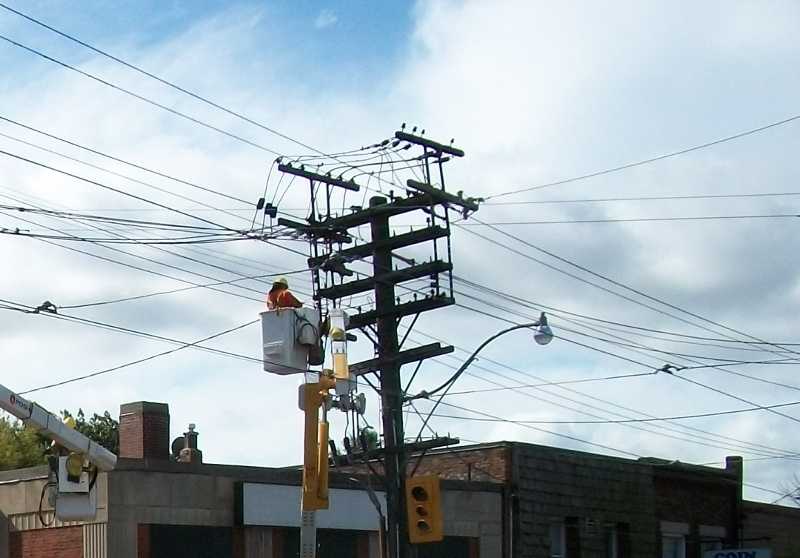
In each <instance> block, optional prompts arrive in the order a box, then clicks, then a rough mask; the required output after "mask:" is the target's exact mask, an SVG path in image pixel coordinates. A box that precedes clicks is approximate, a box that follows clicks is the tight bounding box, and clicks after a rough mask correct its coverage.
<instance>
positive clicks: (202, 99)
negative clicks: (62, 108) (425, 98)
mask: <svg viewBox="0 0 800 558" xmlns="http://www.w3.org/2000/svg"><path fill="white" fill-rule="evenodd" d="M0 7H2V8H4V9H6V10H8V11H10V12H12V13H14V14H16V15H18V16H20V17H23V18H25V19H27V20H28V21H30V22H32V23H35V24H36V25H39V26H41V27H44V28H45V29H47V30H49V31H52V32H53V33H56V34H58V35H60V36H62V37H64V38H66V39H69V40H70V41H73V42H74V43H77V44H79V45H81V46H83V47H85V48H88V49H89V50H91V51H93V52H96V53H97V54H100V55H101V56H104V57H106V58H108V59H110V60H113V61H114V62H117V63H119V64H122V65H123V66H125V67H126V68H129V69H131V70H134V71H136V72H138V73H140V74H142V75H144V76H147V77H149V78H151V79H154V80H156V81H158V82H159V83H161V84H163V85H166V86H167V87H170V88H172V89H174V90H176V91H180V92H181V93H184V94H186V95H189V96H190V97H192V98H194V99H196V100H198V101H200V102H202V103H205V104H207V105H209V106H211V107H214V108H216V109H218V110H221V111H223V112H225V113H227V114H229V115H231V116H234V117H236V118H238V119H240V120H243V121H245V122H247V123H249V124H252V125H254V126H256V127H258V128H261V129H262V130H265V131H267V132H269V133H271V134H273V135H276V136H278V137H280V138H282V139H285V140H287V141H290V142H292V143H294V144H296V145H299V146H300V147H303V148H304V149H308V150H311V151H314V152H315V153H317V154H319V155H322V156H323V157H330V155H326V154H325V153H323V152H321V151H319V150H318V149H315V148H313V147H311V146H310V145H308V144H306V143H303V142H302V141H300V140H297V139H295V138H293V137H291V136H288V135H286V134H284V133H282V132H279V131H278V130H276V129H274V128H272V127H269V126H266V125H265V124H262V123H260V122H257V121H256V120H253V119H252V118H249V117H247V116H244V115H243V114H241V113H239V112H237V111H234V110H232V109H229V108H227V107H224V106H222V105H220V104H218V103H216V102H214V101H211V100H209V99H208V98H206V97H203V96H201V95H199V94H197V93H194V92H192V91H190V90H188V89H186V88H183V87H181V86H179V85H176V84H174V83H172V82H170V81H168V80H166V79H164V78H162V77H159V76H157V75H155V74H153V73H151V72H148V71H146V70H144V69H142V68H141V67H139V66H137V65H135V64H132V63H130V62H127V61H125V60H123V59H121V58H119V57H117V56H114V55H112V54H110V53H108V52H106V51H104V50H101V49H99V48H97V47H95V46H93V45H91V44H89V43H87V42H85V41H82V40H80V39H78V38H77V37H74V36H73V35H70V34H68V33H65V32H63V31H61V30H59V29H56V28H55V27H53V26H51V25H48V24H46V23H44V22H43V21H40V20H38V19H36V18H34V17H32V16H29V15H27V14H24V13H22V12H20V11H18V10H15V9H13V8H11V7H9V6H7V5H6V4H3V3H0ZM2 38H3V39H4V40H6V41H8V42H11V43H12V44H14V45H15V46H18V47H20V48H24V49H25V50H28V51H29V52H33V53H34V54H36V55H38V56H42V57H45V58H47V59H48V60H50V61H52V62H55V63H57V64H60V65H62V66H65V67H67V68H70V69H73V70H75V71H77V72H79V73H82V74H84V75H86V76H87V77H91V78H92V79H96V80H98V81H101V83H104V84H105V85H108V86H110V87H114V88H115V89H120V90H122V89H121V88H117V87H115V86H113V85H112V84H110V83H108V82H105V81H102V80H99V78H95V77H94V76H91V75H89V74H87V73H85V72H81V71H80V70H78V69H76V68H72V67H70V66H68V65H65V64H63V63H61V62H59V61H57V60H55V59H53V58H50V57H47V56H46V55H44V54H42V53H39V52H37V51H34V50H33V49H30V48H28V47H25V46H23V45H21V44H19V43H15V42H13V41H11V40H10V39H7V38H5V37H2ZM122 91H125V90H122ZM125 92H126V93H128V92H127V91H125ZM129 94H132V95H134V96H136V97H137V98H139V99H140V100H144V101H146V102H149V103H151V104H154V103H153V102H152V101H148V100H147V99H145V98H142V97H140V96H137V95H135V94H133V93H129ZM156 106H158V107H159V108H163V109H165V110H169V111H170V112H174V113H176V114H178V115H179V116H183V117H184V118H189V119H190V120H193V119H192V118H191V117H188V116H185V115H183V114H181V113H178V112H177V111H172V110H170V109H169V108H168V107H164V106H163V105H158V104H156ZM196 123H198V124H201V125H204V126H206V127H210V125H208V124H205V123H201V122H196ZM212 129H214V130H215V131H218V132H221V133H224V134H225V135H229V136H231V137H235V139H238V140H240V141H245V143H249V144H250V145H253V146H254V147H258V148H259V149H262V150H265V151H268V152H270V153H273V154H274V155H281V154H280V153H278V152H276V151H273V150H271V149H268V148H264V147H262V146H258V145H256V144H252V143H250V142H249V141H247V140H243V139H242V138H238V137H236V136H233V135H231V134H229V133H227V132H224V131H223V130H219V129H216V128H214V127H212ZM344 154H346V153H341V154H338V155H339V156H342V155H344Z"/></svg>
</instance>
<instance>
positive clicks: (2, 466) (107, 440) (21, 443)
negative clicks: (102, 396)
mask: <svg viewBox="0 0 800 558" xmlns="http://www.w3.org/2000/svg"><path fill="white" fill-rule="evenodd" d="M61 416H62V417H63V418H67V417H72V418H73V419H75V430H77V431H78V432H80V433H81V434H83V435H84V436H88V437H89V438H91V439H92V440H94V441H95V442H97V443H98V444H100V445H101V446H103V447H104V448H106V449H107V450H109V451H111V452H113V453H119V422H117V421H116V420H114V418H113V417H112V416H111V415H110V414H109V412H108V411H106V412H105V413H103V414H102V415H98V414H94V415H92V417H91V418H90V419H89V420H86V416H85V415H84V413H83V409H78V413H77V415H75V416H73V415H72V413H70V412H69V411H66V410H65V411H61ZM50 445H51V441H50V440H48V439H47V438H45V437H44V436H42V435H41V434H39V433H38V432H37V431H36V430H35V429H33V428H30V427H27V426H25V425H24V424H23V423H22V422H20V421H16V420H10V419H8V418H6V417H0V471H8V470H10V469H21V468H23V467H33V466H34V465H42V464H44V463H46V462H47V458H46V455H47V452H48V450H49V449H50Z"/></svg>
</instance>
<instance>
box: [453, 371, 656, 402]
mask: <svg viewBox="0 0 800 558" xmlns="http://www.w3.org/2000/svg"><path fill="white" fill-rule="evenodd" d="M656 374H658V372H655V371H654V372H635V373H632V374H617V375H614V376H600V377H599V378H577V379H574V380H560V381H556V382H540V383H538V384H520V385H518V386H509V387H496V388H483V389H468V390H462V391H451V392H450V393H448V394H447V396H448V397H451V396H453V395H470V394H474V393H489V392H493V391H507V390H514V389H524V388H539V387H546V386H566V385H570V384H585V383H591V382H607V381H611V380H623V379H627V378H641V377H643V376H654V375H656Z"/></svg>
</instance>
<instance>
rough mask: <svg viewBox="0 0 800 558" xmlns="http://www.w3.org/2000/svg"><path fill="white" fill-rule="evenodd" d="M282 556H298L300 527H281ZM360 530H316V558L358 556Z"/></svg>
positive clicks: (293, 557) (287, 557)
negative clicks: (282, 534) (282, 536)
mask: <svg viewBox="0 0 800 558" xmlns="http://www.w3.org/2000/svg"><path fill="white" fill-rule="evenodd" d="M283 531H284V538H283V549H282V550H283V552H282V553H281V554H282V556H283V558H299V557H300V529H298V528H297V527H290V528H286V529H283ZM363 535H364V534H363V533H361V531H342V530H338V529H318V530H317V558H358V542H359V537H361V536H363Z"/></svg>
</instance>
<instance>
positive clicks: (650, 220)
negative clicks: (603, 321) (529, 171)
mask: <svg viewBox="0 0 800 558" xmlns="http://www.w3.org/2000/svg"><path fill="white" fill-rule="evenodd" d="M798 217H800V214H797V213H772V214H766V215H699V216H691V217H688V216H684V217H632V218H622V219H561V220H552V221H496V222H479V223H460V224H459V226H460V227H510V226H522V225H584V224H585V225H590V224H602V223H659V222H662V223H668V222H672V221H727V220H734V221H735V220H748V219H787V218H794V219H796V218H798Z"/></svg>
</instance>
